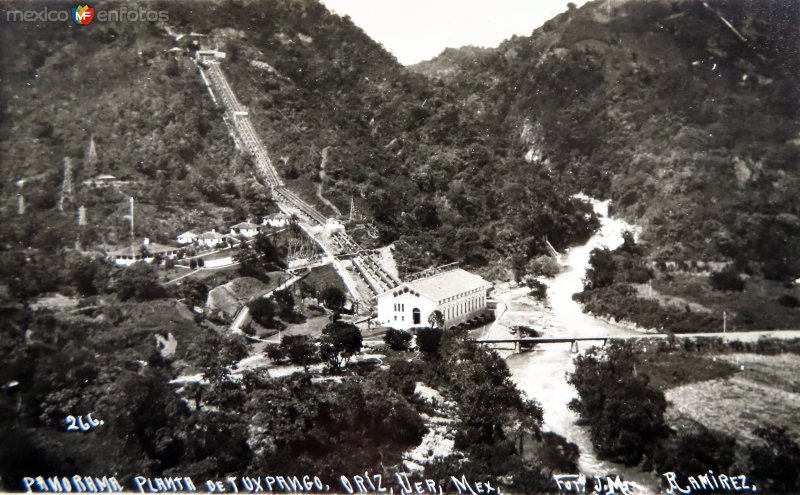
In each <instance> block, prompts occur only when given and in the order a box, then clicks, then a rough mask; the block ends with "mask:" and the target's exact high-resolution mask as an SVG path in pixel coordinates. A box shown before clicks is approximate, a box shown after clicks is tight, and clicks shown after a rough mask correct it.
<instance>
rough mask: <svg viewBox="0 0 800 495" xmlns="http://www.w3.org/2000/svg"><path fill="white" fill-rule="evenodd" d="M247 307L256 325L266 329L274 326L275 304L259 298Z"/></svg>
mask: <svg viewBox="0 0 800 495" xmlns="http://www.w3.org/2000/svg"><path fill="white" fill-rule="evenodd" d="M247 307H248V308H249V309H250V316H252V317H253V320H255V322H256V323H258V324H259V325H261V326H263V327H265V328H272V327H273V326H274V324H275V322H274V320H273V318H274V317H275V303H273V302H272V301H270V300H269V299H265V298H263V297H259V298H256V299H253V300H252V301H250V302H249V303H247Z"/></svg>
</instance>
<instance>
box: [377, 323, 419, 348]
mask: <svg viewBox="0 0 800 495" xmlns="http://www.w3.org/2000/svg"><path fill="white" fill-rule="evenodd" d="M411 338H412V336H411V333H410V332H406V331H404V330H397V329H394V328H390V329H389V330H387V331H386V334H385V335H384V336H383V341H384V342H386V345H388V346H389V348H390V349H392V350H394V351H407V350H408V346H409V345H410V344H411Z"/></svg>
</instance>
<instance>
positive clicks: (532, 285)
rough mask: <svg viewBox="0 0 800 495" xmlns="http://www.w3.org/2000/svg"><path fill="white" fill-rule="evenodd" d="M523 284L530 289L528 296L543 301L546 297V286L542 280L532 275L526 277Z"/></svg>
mask: <svg viewBox="0 0 800 495" xmlns="http://www.w3.org/2000/svg"><path fill="white" fill-rule="evenodd" d="M525 285H527V286H528V288H529V289H531V291H530V292H529V293H528V295H529V296H531V297H533V298H534V299H536V300H539V301H544V300H546V299H547V286H546V285H545V284H543V283H542V282H539V281H538V280H536V279H535V278H533V277H528V278H527V279H526V280H525Z"/></svg>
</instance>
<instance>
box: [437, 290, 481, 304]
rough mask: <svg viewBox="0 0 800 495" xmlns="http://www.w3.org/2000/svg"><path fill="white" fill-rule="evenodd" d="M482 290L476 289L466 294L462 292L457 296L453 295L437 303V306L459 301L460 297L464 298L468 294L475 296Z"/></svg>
mask: <svg viewBox="0 0 800 495" xmlns="http://www.w3.org/2000/svg"><path fill="white" fill-rule="evenodd" d="M483 290H484V288H483V287H478V288H477V289H472V290H470V291H467V292H462V293H461V294H458V295H455V296H452V297H446V298H444V299H442V300H441V301H439V304H444V303H447V302H451V301H455V300H457V299H461V298H462V297H466V296H468V295H470V294H476V293H478V292H481V291H483Z"/></svg>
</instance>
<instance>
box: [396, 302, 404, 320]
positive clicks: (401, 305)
mask: <svg viewBox="0 0 800 495" xmlns="http://www.w3.org/2000/svg"><path fill="white" fill-rule="evenodd" d="M394 310H395V312H397V311H400V312H403V311H405V310H406V305H405V304H402V303H395V305H394ZM395 319H396V318H395Z"/></svg>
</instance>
